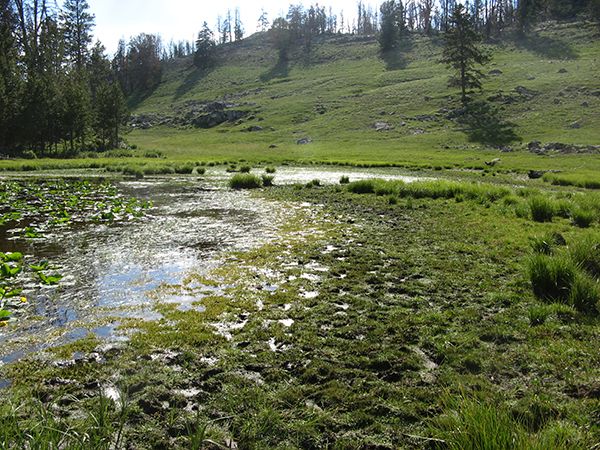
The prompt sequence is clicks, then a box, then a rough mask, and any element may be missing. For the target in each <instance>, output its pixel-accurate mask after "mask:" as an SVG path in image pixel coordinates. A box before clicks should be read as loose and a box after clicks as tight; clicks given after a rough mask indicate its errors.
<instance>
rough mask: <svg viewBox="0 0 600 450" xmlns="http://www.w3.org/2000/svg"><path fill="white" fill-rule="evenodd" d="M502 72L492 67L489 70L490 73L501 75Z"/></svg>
mask: <svg viewBox="0 0 600 450" xmlns="http://www.w3.org/2000/svg"><path fill="white" fill-rule="evenodd" d="M503 73H504V72H502V71H501V70H500V69H493V70H490V71H489V74H490V75H502V74H503Z"/></svg>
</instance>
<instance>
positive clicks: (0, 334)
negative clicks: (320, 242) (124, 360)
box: [0, 179, 282, 364]
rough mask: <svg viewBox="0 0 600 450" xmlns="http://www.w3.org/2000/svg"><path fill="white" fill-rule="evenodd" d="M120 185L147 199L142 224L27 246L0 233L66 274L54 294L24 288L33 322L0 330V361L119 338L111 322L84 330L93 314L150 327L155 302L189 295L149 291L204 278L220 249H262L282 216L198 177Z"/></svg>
mask: <svg viewBox="0 0 600 450" xmlns="http://www.w3.org/2000/svg"><path fill="white" fill-rule="evenodd" d="M119 188H120V189H121V190H122V191H123V192H124V193H125V194H126V195H128V196H135V197H138V198H142V199H147V200H151V201H152V202H153V204H154V206H153V208H152V209H150V211H149V213H148V215H147V217H145V218H143V219H140V220H137V221H134V222H131V223H126V224H120V225H115V226H107V225H92V226H89V227H82V228H79V229H70V228H63V229H58V230H56V231H54V232H53V233H52V234H48V235H47V236H45V238H44V239H43V240H41V241H36V242H32V241H26V240H24V239H21V238H14V237H11V235H10V234H4V235H2V236H0V238H1V240H2V241H3V248H4V247H9V250H12V251H21V252H23V253H25V254H26V255H33V259H32V260H39V259H41V258H47V259H49V260H50V261H52V263H53V264H55V265H57V266H58V267H59V269H58V271H59V272H60V273H62V274H64V275H65V278H64V279H63V280H62V281H61V283H60V284H59V286H57V287H51V288H48V287H45V288H41V287H39V286H37V284H36V283H32V284H31V285H29V286H27V288H26V290H25V291H24V295H25V296H26V297H27V298H28V299H29V301H30V303H31V308H32V309H33V311H30V314H29V315H31V314H32V313H33V314H34V315H35V316H37V320H31V319H27V318H25V317H23V318H20V319H19V320H18V321H17V322H16V323H14V324H11V326H9V327H6V328H4V329H2V330H0V340H2V342H3V343H4V345H3V348H2V349H1V350H0V364H1V363H8V362H12V361H14V360H17V359H20V358H21V357H23V356H24V354H25V353H28V352H29V351H31V350H40V349H43V348H46V347H48V346H52V345H56V344H58V343H63V342H65V341H72V340H76V339H79V338H81V337H84V336H85V335H87V334H88V333H89V332H92V333H95V334H96V335H98V336H99V337H101V338H109V339H118V338H119V337H118V334H117V333H115V332H114V328H115V327H114V326H112V325H111V324H109V325H107V326H106V327H96V326H93V325H90V326H89V328H88V327H86V323H90V324H91V323H92V322H93V321H95V320H97V319H99V318H102V317H107V316H111V317H112V316H116V317H123V315H126V316H128V317H140V318H143V319H148V320H153V319H156V318H157V317H160V315H158V316H157V314H156V313H154V312H153V311H152V308H153V306H154V305H156V303H157V302H168V303H178V304H180V305H181V306H180V308H181V309H184V310H185V309H191V308H192V306H191V303H192V302H194V301H196V300H197V298H196V297H194V296H184V297H177V296H165V297H164V298H158V297H157V294H156V289H157V288H159V287H160V286H164V285H178V284H181V283H182V281H183V279H184V278H185V277H186V276H187V275H188V274H190V273H195V274H204V273H207V272H208V271H210V270H211V269H212V268H214V267H216V266H217V265H218V264H219V257H220V256H222V255H223V253H224V252H226V251H232V250H245V249H249V248H251V247H253V246H256V245H259V244H260V243H262V242H266V241H267V240H268V239H270V238H272V237H273V236H274V233H275V231H276V227H277V223H278V222H279V221H278V220H277V218H278V217H279V216H281V214H282V211H278V210H277V207H276V206H277V205H276V204H275V203H273V202H267V201H263V200H260V199H257V198H253V197H252V196H250V195H249V194H248V193H245V192H233V191H229V190H226V189H216V188H214V187H211V186H209V185H206V184H204V183H203V182H199V181H198V180H191V179H186V180H182V179H180V180H173V179H171V180H167V179H158V180H152V181H143V182H138V181H135V182H133V181H131V182H121V183H119ZM4 244H8V245H4ZM206 289H210V288H209V287H207V288H206ZM26 343H27V344H26Z"/></svg>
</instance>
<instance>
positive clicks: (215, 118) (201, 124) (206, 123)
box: [191, 110, 246, 128]
mask: <svg viewBox="0 0 600 450" xmlns="http://www.w3.org/2000/svg"><path fill="white" fill-rule="evenodd" d="M245 116H246V112H245V111H237V110H228V111H213V112H210V113H208V114H202V115H200V116H198V117H196V118H195V119H192V121H191V124H192V125H193V126H195V127H196V128H213V127H216V126H218V125H221V124H222V123H225V122H232V123H233V122H235V121H237V120H239V119H241V118H243V117H245Z"/></svg>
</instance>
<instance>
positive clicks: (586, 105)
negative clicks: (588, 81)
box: [581, 102, 590, 108]
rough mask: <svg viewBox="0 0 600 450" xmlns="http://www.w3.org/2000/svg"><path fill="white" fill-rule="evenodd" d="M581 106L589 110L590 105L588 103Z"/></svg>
mask: <svg viewBox="0 0 600 450" xmlns="http://www.w3.org/2000/svg"><path fill="white" fill-rule="evenodd" d="M581 106H583V107H584V108H589V106H590V104H589V103H588V102H583V103H581Z"/></svg>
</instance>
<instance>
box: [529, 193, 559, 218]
mask: <svg viewBox="0 0 600 450" xmlns="http://www.w3.org/2000/svg"><path fill="white" fill-rule="evenodd" d="M529 209H530V210H531V218H532V219H533V220H535V221H536V222H552V217H554V214H555V207H554V203H553V202H552V200H550V199H549V198H546V197H544V196H541V195H536V196H533V197H531V198H530V199H529Z"/></svg>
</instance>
